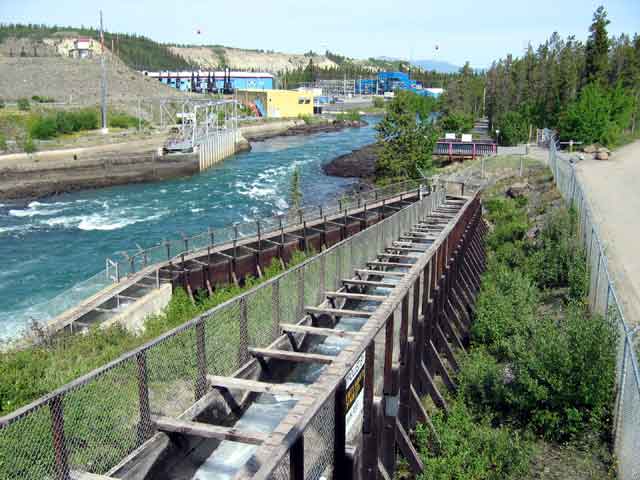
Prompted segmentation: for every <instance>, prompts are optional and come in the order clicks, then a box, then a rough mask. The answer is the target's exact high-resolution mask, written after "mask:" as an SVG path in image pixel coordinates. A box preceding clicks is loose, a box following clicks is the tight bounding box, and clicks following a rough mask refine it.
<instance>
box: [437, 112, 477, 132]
mask: <svg viewBox="0 0 640 480" xmlns="http://www.w3.org/2000/svg"><path fill="white" fill-rule="evenodd" d="M438 124H439V126H440V128H442V130H444V131H445V132H447V133H457V134H461V133H469V132H470V131H471V130H472V129H473V116H471V115H468V114H466V113H461V112H449V113H447V114H446V115H444V116H443V117H442V118H440V120H438Z"/></svg>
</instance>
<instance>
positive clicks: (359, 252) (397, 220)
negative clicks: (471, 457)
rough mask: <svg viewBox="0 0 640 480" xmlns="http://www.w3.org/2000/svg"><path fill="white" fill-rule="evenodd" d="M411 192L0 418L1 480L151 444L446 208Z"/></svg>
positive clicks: (321, 425)
mask: <svg viewBox="0 0 640 480" xmlns="http://www.w3.org/2000/svg"><path fill="white" fill-rule="evenodd" d="M408 186H409V185H408V184H407V185H405V187H408ZM394 188H396V189H397V188H398V187H394ZM395 191H396V192H397V190H395ZM404 191H405V192H406V191H407V190H404ZM416 191H420V192H421V191H422V189H421V187H419V189H418V190H413V191H412V192H408V193H407V196H409V195H412V197H413V200H414V203H412V204H409V203H408V202H407V206H405V207H404V208H403V209H401V210H400V211H398V212H397V213H395V214H394V215H392V216H390V217H388V218H386V219H384V220H382V221H380V222H378V223H376V224H374V225H373V226H372V227H370V228H369V229H366V230H363V231H361V232H360V233H358V234H356V235H354V236H352V237H349V238H347V239H346V240H344V241H342V242H341V243H338V244H336V245H334V246H333V247H331V248H329V249H327V250H325V251H324V252H322V253H320V254H319V255H317V256H314V257H313V258H311V259H309V260H307V261H306V262H304V263H302V264H300V265H298V266H296V267H295V268H293V269H291V270H288V271H287V272H285V273H283V274H281V275H279V276H277V277H275V278H273V279H271V280H269V281H267V282H265V283H263V284H261V285H259V286H257V287H255V288H253V289H251V290H250V291H248V292H246V293H244V294H243V295H241V296H239V297H236V298H234V299H232V300H230V301H227V302H226V303H223V304H221V305H219V306H217V307H216V308H214V309H212V310H209V311H207V312H206V313H204V314H202V315H200V316H198V317H197V318H195V319H193V320H191V321H189V322H187V323H186V324H184V325H182V326H180V327H178V328H176V329H174V330H172V331H169V332H167V333H165V334H163V335H162V336H160V337H159V338H157V339H155V340H153V341H152V342H150V343H148V344H146V345H144V346H142V347H140V348H138V349H136V350H134V351H131V352H129V353H127V354H125V355H123V356H122V357H120V358H119V359H117V360H115V361H113V362H111V363H109V364H107V365H105V366H104V367H101V368H99V369H97V370H95V371H93V372H91V373H89V374H87V375H85V376H83V377H81V378H79V379H77V380H75V381H74V382H72V383H70V384H67V385H65V386H64V387H62V388H60V389H58V390H56V391H54V392H52V393H51V394H49V395H47V396H45V397H43V398H41V399H40V400H37V401H36V402H34V403H32V404H30V405H28V406H26V407H23V408H21V409H19V410H17V411H15V412H13V413H11V414H9V415H7V416H5V417H2V418H0V478H2V479H3V480H14V479H15V480H18V479H20V480H23V479H38V480H41V479H65V480H67V479H69V478H70V477H71V475H72V473H73V472H75V471H80V472H89V473H93V474H108V473H109V472H110V471H111V470H113V469H114V468H115V467H116V466H117V465H118V463H119V462H121V461H122V460H123V459H124V458H125V457H126V456H128V455H130V454H131V453H132V452H134V451H135V450H136V449H137V448H139V447H140V446H141V445H142V444H143V443H145V442H146V441H147V440H149V439H150V437H151V436H152V435H153V432H154V428H153V424H152V415H166V416H170V417H174V418H175V417H179V416H181V415H182V414H184V413H185V412H186V411H187V410H188V409H189V408H190V407H192V405H193V404H194V402H195V401H197V400H199V399H201V398H202V396H203V395H204V394H205V393H206V385H207V382H206V376H207V375H224V376H231V375H233V373H234V372H235V371H236V370H237V369H238V368H240V367H241V366H242V365H243V364H245V363H246V362H247V361H248V360H249V358H250V355H249V352H248V348H249V347H261V348H264V347H267V346H268V345H269V344H270V343H271V342H273V341H274V340H275V339H276V338H277V337H278V336H279V335H280V329H279V324H280V323H285V322H287V323H292V322H296V321H298V320H299V319H300V318H301V317H302V309H303V307H304V306H305V305H309V304H311V305H314V304H316V303H317V301H318V299H319V298H320V294H321V293H322V290H323V287H324V288H326V287H331V286H335V285H338V284H339V282H340V280H341V278H342V277H344V276H349V275H351V273H352V272H353V269H354V268H358V267H362V266H363V265H364V262H366V261H367V260H368V259H369V258H370V257H371V256H372V255H374V254H375V252H376V251H377V250H378V249H379V248H380V247H381V245H388V244H390V242H391V241H392V240H395V239H396V238H397V236H398V235H399V233H400V231H401V230H403V229H406V228H408V226H410V225H411V224H412V223H413V222H415V220H416V218H418V215H419V212H421V211H422V210H425V209H427V208H432V207H433V205H434V204H437V202H438V201H442V200H443V199H444V197H443V195H442V193H441V192H440V191H436V192H435V194H432V195H428V196H421V199H419V200H417V201H415V200H416ZM329 405H332V403H331V402H329ZM327 408H329V407H327ZM325 413H326V415H325V414H323V415H321V416H319V417H318V420H317V422H315V421H314V422H315V423H312V425H311V426H310V429H309V430H308V431H307V432H305V437H308V438H307V439H306V440H307V442H305V443H306V444H308V445H309V448H312V447H313V448H315V449H316V450H314V453H313V455H310V456H309V458H310V461H312V463H313V465H309V471H312V472H322V471H323V470H324V469H325V468H326V467H327V466H328V465H329V464H330V463H331V462H330V458H329V456H328V453H327V452H329V451H332V448H331V445H329V443H330V442H329V440H327V439H329V438H330V437H331V435H332V434H331V432H332V429H333V427H332V425H331V423H330V422H331V421H332V420H331V418H332V417H331V415H330V412H329V411H327V412H325Z"/></svg>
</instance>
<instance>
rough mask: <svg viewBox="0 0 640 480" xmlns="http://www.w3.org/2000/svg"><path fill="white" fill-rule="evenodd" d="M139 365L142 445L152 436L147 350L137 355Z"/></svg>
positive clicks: (139, 430)
mask: <svg viewBox="0 0 640 480" xmlns="http://www.w3.org/2000/svg"><path fill="white" fill-rule="evenodd" d="M136 363H137V366H138V369H137V376H138V411H139V414H140V421H139V422H138V431H137V436H138V445H142V443H144V441H145V440H147V438H149V437H150V436H151V430H152V425H151V407H150V406H149V380H148V375H147V352H146V350H143V351H141V352H140V353H138V354H137V355H136Z"/></svg>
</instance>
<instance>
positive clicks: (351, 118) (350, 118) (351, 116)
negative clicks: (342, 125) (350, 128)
mask: <svg viewBox="0 0 640 480" xmlns="http://www.w3.org/2000/svg"><path fill="white" fill-rule="evenodd" d="M361 119H362V115H360V112H358V110H349V111H348V112H340V113H338V114H337V115H336V120H337V121H338V122H359V121H360V120H361Z"/></svg>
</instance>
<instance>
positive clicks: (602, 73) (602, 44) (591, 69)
mask: <svg viewBox="0 0 640 480" xmlns="http://www.w3.org/2000/svg"><path fill="white" fill-rule="evenodd" d="M609 23H611V22H610V21H609V19H607V12H606V11H605V9H604V7H603V6H599V7H598V9H597V10H596V12H595V13H594V14H593V23H592V24H591V28H590V29H589V32H590V35H589V39H588V40H587V48H586V66H585V74H586V80H587V82H591V81H605V80H606V75H607V71H608V64H609V36H608V34H607V25H609Z"/></svg>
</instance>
